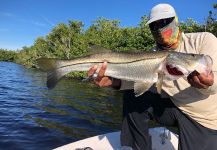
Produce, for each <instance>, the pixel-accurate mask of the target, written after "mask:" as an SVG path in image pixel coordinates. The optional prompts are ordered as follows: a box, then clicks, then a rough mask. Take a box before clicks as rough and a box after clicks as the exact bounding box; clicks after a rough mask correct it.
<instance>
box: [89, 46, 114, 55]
mask: <svg viewBox="0 0 217 150" xmlns="http://www.w3.org/2000/svg"><path fill="white" fill-rule="evenodd" d="M87 52H88V54H98V53H109V52H112V50H110V49H107V48H104V47H102V46H99V45H90V46H89V47H88V49H87Z"/></svg>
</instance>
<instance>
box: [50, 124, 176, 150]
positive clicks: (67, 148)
mask: <svg viewBox="0 0 217 150" xmlns="http://www.w3.org/2000/svg"><path fill="white" fill-rule="evenodd" d="M149 134H150V135H151V137H152V150H178V135H177V134H175V133H173V132H172V131H170V130H168V129H167V128H164V127H156V128H150V129H149ZM54 150H124V149H123V147H122V149H121V145H120V131H118V132H111V133H107V134H102V135H97V136H94V137H90V138H87V139H83V140H80V141H76V142H73V143H70V144H67V145H63V146H61V147H58V148H55V149H54Z"/></svg>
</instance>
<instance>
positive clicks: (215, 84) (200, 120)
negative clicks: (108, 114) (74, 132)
mask: <svg viewBox="0 0 217 150" xmlns="http://www.w3.org/2000/svg"><path fill="white" fill-rule="evenodd" d="M147 24H148V25H149V27H150V30H151V32H152V35H153V37H154V39H155V40H156V47H155V48H154V50H156V51H158V50H174V51H178V52H184V53H195V54H205V55H210V56H211V57H212V59H213V68H212V72H211V73H210V74H209V75H205V74H199V73H198V72H196V71H194V72H193V73H192V74H190V75H189V76H188V77H187V79H184V78H180V79H178V80H176V81H167V82H164V83H163V87H162V89H163V93H162V94H161V95H159V94H157V93H156V89H155V87H154V86H153V87H152V88H151V89H150V90H149V91H148V92H146V93H144V94H143V95H141V96H139V97H135V96H134V93H133V91H132V90H126V89H132V86H133V83H131V82H127V81H120V80H117V79H112V80H111V78H110V77H105V76H104V73H105V71H106V65H107V64H106V63H104V64H103V65H102V67H101V69H100V72H99V75H98V77H97V78H96V79H95V80H94V81H95V83H96V84H97V85H99V86H113V87H115V88H117V89H118V88H120V89H121V90H125V92H124V98H123V100H124V104H123V123H122V130H121V145H122V146H130V147H132V148H133V149H134V150H151V137H150V136H149V134H148V121H149V119H150V117H153V118H154V119H156V120H157V121H158V122H159V123H160V124H162V125H168V126H176V127H178V129H179V145H178V147H179V150H216V149H217V94H216V93H217V74H216V71H217V60H216V59H217V38H216V37H215V36H214V35H212V34H211V33H207V32H202V33H188V34H184V33H182V32H181V30H180V28H179V26H178V18H177V16H176V12H175V10H174V8H173V7H172V6H170V5H168V4H159V5H156V6H155V7H153V8H152V10H151V13H150V18H149V21H148V22H147ZM96 68H97V67H96V66H94V67H93V68H91V69H90V70H89V72H88V75H91V74H93V73H94V72H95V71H96ZM168 71H170V72H171V73H174V72H175V71H176V70H175V69H174V68H169V69H168Z"/></svg>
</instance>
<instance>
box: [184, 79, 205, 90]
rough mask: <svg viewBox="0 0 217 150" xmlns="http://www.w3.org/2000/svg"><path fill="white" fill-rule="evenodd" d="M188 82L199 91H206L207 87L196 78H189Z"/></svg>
mask: <svg viewBox="0 0 217 150" xmlns="http://www.w3.org/2000/svg"><path fill="white" fill-rule="evenodd" d="M188 82H189V83H190V85H191V86H193V87H196V88H199V89H206V88H208V86H207V85H205V84H203V83H201V82H200V80H199V78H198V76H191V77H189V78H188Z"/></svg>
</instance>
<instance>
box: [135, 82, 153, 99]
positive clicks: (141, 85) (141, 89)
mask: <svg viewBox="0 0 217 150" xmlns="http://www.w3.org/2000/svg"><path fill="white" fill-rule="evenodd" d="M152 85H153V82H141V81H137V82H135V83H134V93H135V96H136V97H138V96H140V95H142V94H143V93H145V92H146V91H148V90H149V88H150V87H151V86H152Z"/></svg>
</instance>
